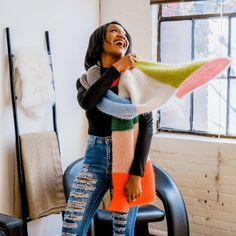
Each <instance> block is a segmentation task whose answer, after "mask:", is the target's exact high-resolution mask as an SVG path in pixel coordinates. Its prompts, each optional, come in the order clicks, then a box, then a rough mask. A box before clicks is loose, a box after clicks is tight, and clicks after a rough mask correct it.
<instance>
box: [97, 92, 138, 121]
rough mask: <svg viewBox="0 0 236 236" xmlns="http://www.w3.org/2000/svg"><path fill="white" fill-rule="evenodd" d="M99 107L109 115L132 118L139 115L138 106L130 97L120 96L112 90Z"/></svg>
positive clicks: (126, 118)
mask: <svg viewBox="0 0 236 236" xmlns="http://www.w3.org/2000/svg"><path fill="white" fill-rule="evenodd" d="M97 108H98V109H99V110H100V111H101V112H103V113H106V114H108V115H111V116H114V117H117V118H120V119H125V120H130V119H133V118H134V117H136V116H137V110H136V106H135V105H134V104H132V103H131V100H130V99H129V98H123V97H119V96H118V95H116V94H115V93H113V92H111V91H107V93H106V94H105V96H104V97H103V98H102V100H101V102H100V103H98V104H97Z"/></svg>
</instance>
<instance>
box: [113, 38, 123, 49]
mask: <svg viewBox="0 0 236 236" xmlns="http://www.w3.org/2000/svg"><path fill="white" fill-rule="evenodd" d="M114 44H115V45H117V46H119V47H122V48H125V47H126V42H125V41H124V40H116V41H115V43H114Z"/></svg>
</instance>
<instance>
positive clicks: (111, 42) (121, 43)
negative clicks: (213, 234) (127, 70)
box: [103, 24, 129, 58]
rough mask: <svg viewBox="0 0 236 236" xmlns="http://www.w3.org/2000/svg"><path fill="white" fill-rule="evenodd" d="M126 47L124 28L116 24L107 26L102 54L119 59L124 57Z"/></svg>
mask: <svg viewBox="0 0 236 236" xmlns="http://www.w3.org/2000/svg"><path fill="white" fill-rule="evenodd" d="M128 46H129V41H128V39H127V37H126V32H125V30H124V28H123V27H122V26H120V25H117V24H110V25H108V27H107V32H106V38H105V40H104V43H103V53H104V54H107V55H111V56H113V57H118V58H121V57H123V56H124V55H125V53H126V51H127V49H128Z"/></svg>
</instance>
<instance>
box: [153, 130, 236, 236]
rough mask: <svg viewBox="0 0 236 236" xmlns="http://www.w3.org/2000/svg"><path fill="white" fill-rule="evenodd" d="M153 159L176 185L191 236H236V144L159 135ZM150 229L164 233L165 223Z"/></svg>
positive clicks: (220, 140)
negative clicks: (187, 216)
mask: <svg viewBox="0 0 236 236" xmlns="http://www.w3.org/2000/svg"><path fill="white" fill-rule="evenodd" d="M150 156H151V159H152V160H154V161H155V162H157V163H158V164H160V165H161V166H162V167H163V168H164V169H165V170H166V171H167V172H168V173H169V174H170V175H171V176H172V178H173V179H174V180H175V182H176V183H177V185H178V187H179V189H180V191H181V193H182V195H183V198H184V200H185V203H186V207H187V211H188V215H189V221H190V230H191V236H203V235H204V236H233V235H234V236H236V141H235V140H225V139H218V138H204V137H200V136H189V135H172V134H171V135H170V134H158V135H155V136H154V137H153V142H152V146H151V150H150ZM218 175H219V178H218V177H217V176H218ZM157 205H160V203H159V202H157ZM150 228H154V229H158V230H165V229H166V223H163V224H162V223H159V224H158V223H155V224H151V226H150Z"/></svg>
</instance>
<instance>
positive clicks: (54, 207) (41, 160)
mask: <svg viewBox="0 0 236 236" xmlns="http://www.w3.org/2000/svg"><path fill="white" fill-rule="evenodd" d="M20 141H21V152H22V160H23V170H24V175H25V182H26V194H27V200H28V205H29V218H30V219H37V218H39V217H42V216H47V215H50V214H54V213H60V212H62V211H63V210H64V209H65V205H66V200H65V195H64V188H63V181H62V175H63V172H62V167H61V161H60V155H59V149H58V141H57V136H56V134H55V132H54V131H48V132H42V133H31V134H24V135H21V136H20ZM16 184H17V182H16ZM17 200H18V199H15V201H17Z"/></svg>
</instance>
